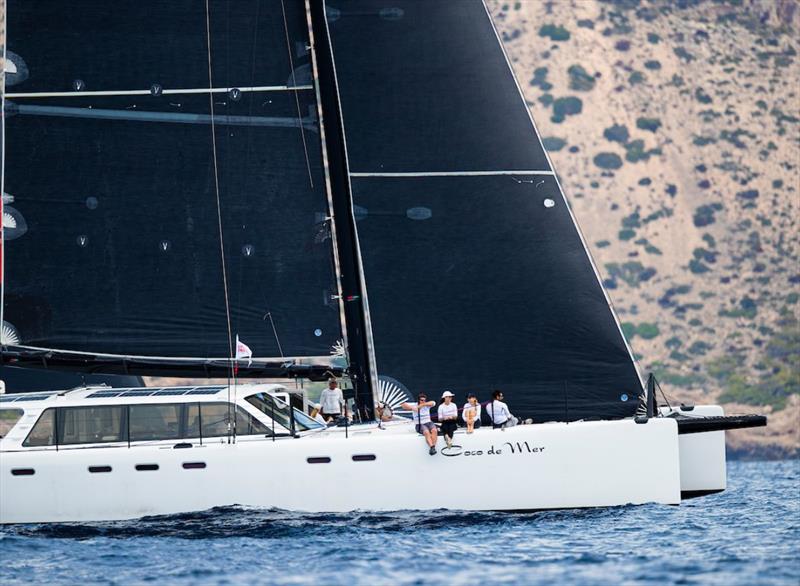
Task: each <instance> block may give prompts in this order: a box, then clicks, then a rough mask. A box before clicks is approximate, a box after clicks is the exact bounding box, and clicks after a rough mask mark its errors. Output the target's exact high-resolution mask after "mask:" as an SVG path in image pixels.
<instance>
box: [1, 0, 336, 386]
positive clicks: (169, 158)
mask: <svg viewBox="0 0 800 586" xmlns="http://www.w3.org/2000/svg"><path fill="white" fill-rule="evenodd" d="M283 8H285V13H284V11H283ZM7 14H8V27H7V28H8V50H9V51H11V52H13V54H14V55H15V56H16V57H15V59H17V61H19V62H20V67H18V70H21V69H22V65H23V64H24V70H25V71H26V72H27V78H26V79H23V80H21V81H20V80H19V76H17V77H16V78H14V80H12V81H13V82H14V85H7V87H6V102H5V107H6V120H5V125H6V126H5V131H6V153H5V157H4V159H5V160H4V165H5V186H4V191H5V193H7V194H9V196H10V197H6V200H7V203H6V205H7V208H13V209H14V210H15V212H16V213H18V214H19V215H20V216H21V217H22V218H23V219H24V222H25V225H26V232H25V233H24V234H22V235H20V236H19V237H17V238H14V240H13V241H10V240H9V237H8V236H9V235H8V231H7V234H6V242H5V264H6V266H5V290H4V299H3V319H4V322H6V323H5V324H4V326H5V325H7V329H8V331H9V332H11V336H10V337H9V338H8V339H5V340H4V342H5V343H12V344H13V343H16V344H19V345H22V346H33V347H40V348H47V349H55V350H70V351H80V352H87V353H103V354H111V355H137V356H153V357H167V358H169V357H174V358H179V359H181V360H183V361H184V362H183V363H184V364H185V365H187V374H191V373H190V372H188V371H191V360H189V361H188V362H187V361H186V360H185V359H194V358H199V359H204V358H225V357H227V356H229V346H228V332H227V323H226V321H227V318H226V311H225V289H224V287H223V275H222V264H221V258H220V236H219V226H218V219H217V201H216V187H215V183H216V181H215V174H214V163H215V160H214V158H215V155H214V149H213V145H212V140H211V138H212V131H211V115H212V111H211V106H210V104H209V94H208V88H209V71H208V68H209V65H208V58H209V55H208V49H209V37H208V34H207V29H206V12H205V2H196V1H179V2H166V3H163V2H162V3H152V4H147V5H146V6H145V5H143V4H142V3H141V2H139V1H134V0H123V1H121V2H115V3H114V4H113V6H112V5H108V3H106V2H100V1H95V0H87V1H85V2H82V3H81V5H80V7H76V6H74V5H71V4H70V3H65V2H61V1H58V0H44V1H41V2H23V1H13V0H11V1H9V2H8V11H7ZM284 16H285V20H284ZM209 18H210V23H211V27H210V46H211V58H212V71H213V73H212V81H213V84H212V85H213V86H214V88H215V90H216V91H215V93H214V122H215V129H216V132H215V139H216V165H217V169H218V181H219V202H220V209H221V216H222V232H223V242H224V247H225V261H226V267H227V284H228V295H229V301H230V309H231V327H232V333H233V334H234V335H236V334H238V335H239V336H240V338H241V339H242V341H244V342H246V343H247V344H248V345H249V346H250V347H251V348H252V350H253V352H254V355H255V357H256V358H260V357H277V358H280V357H282V356H287V357H316V356H328V355H329V354H330V349H331V346H332V345H334V344H335V343H336V342H337V341H338V340H339V339H340V338H341V337H342V331H341V326H340V316H339V309H338V301H336V300H335V298H334V296H335V294H336V281H335V275H334V273H333V270H332V266H333V261H332V252H331V244H330V235H329V232H328V228H327V225H326V223H325V218H326V216H327V215H328V211H327V198H326V193H325V188H324V178H323V170H322V162H321V155H320V142H319V141H320V133H319V124H318V120H317V116H316V103H315V97H314V96H315V94H314V91H313V87H312V86H311V85H310V84H311V79H310V73H309V72H310V57H309V53H308V48H307V47H308V31H307V23H306V18H305V10H304V6H303V3H302V2H296V1H289V2H285V3H281V2H280V0H260V1H256V0H250V1H248V0H241V1H232V0H231V1H225V0H214V1H212V2H211V3H210V13H209ZM7 82H8V77H7ZM291 88H298V89H296V91H295V90H294V89H291ZM92 92H101V93H100V94H97V93H92ZM32 94H33V95H32ZM12 198H13V200H12ZM273 325H274V329H273ZM156 370H157V367H156ZM242 370H243V371H244V370H245V367H244V365H242Z"/></svg>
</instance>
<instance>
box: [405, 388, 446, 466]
mask: <svg viewBox="0 0 800 586" xmlns="http://www.w3.org/2000/svg"><path fill="white" fill-rule="evenodd" d="M435 405H436V401H428V397H427V396H426V395H425V393H420V394H419V397H418V399H417V402H416V403H403V405H402V407H403V409H408V410H409V411H411V412H412V416H413V419H414V423H415V427H416V430H417V433H419V434H421V435H424V436H425V441H426V442H427V444H428V446H430V449H429V450H428V453H429V454H430V455H431V456H433V455H434V454H435V453H436V439H437V436H438V431H437V429H436V424H435V423H433V421H431V407H433V406H435Z"/></svg>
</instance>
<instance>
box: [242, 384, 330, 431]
mask: <svg viewBox="0 0 800 586" xmlns="http://www.w3.org/2000/svg"><path fill="white" fill-rule="evenodd" d="M247 402H248V403H250V404H251V405H253V406H254V407H256V408H257V409H258V410H259V411H261V412H262V413H264V414H266V415H269V417H270V418H273V419H275V421H276V422H277V423H279V424H281V425H282V426H283V427H285V428H286V429H291V428H292V420H291V412H290V409H294V408H293V407H291V406H290V405H287V404H286V403H284V402H283V401H281V400H280V399H276V398H275V397H273V396H272V395H269V394H267V393H257V394H255V395H250V396H249V397H247ZM294 425H295V429H296V430H297V431H306V430H309V429H321V428H323V427H325V426H324V425H322V424H321V423H318V422H317V421H315V420H314V419H312V418H311V417H309V416H308V415H306V414H305V413H303V412H302V411H300V410H298V409H294Z"/></svg>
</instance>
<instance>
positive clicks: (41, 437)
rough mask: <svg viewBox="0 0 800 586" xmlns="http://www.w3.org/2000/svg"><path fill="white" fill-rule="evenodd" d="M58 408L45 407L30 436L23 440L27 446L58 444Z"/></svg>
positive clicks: (23, 443)
mask: <svg viewBox="0 0 800 586" xmlns="http://www.w3.org/2000/svg"><path fill="white" fill-rule="evenodd" d="M55 432H56V410H55V409H53V408H50V409H45V410H44V412H43V413H42V414H41V415H40V416H39V419H38V421H37V422H36V425H34V426H33V429H31V431H30V433H28V437H26V438H25V441H24V442H22V445H23V446H25V447H26V448H29V447H41V446H54V445H55V444H56V433H55Z"/></svg>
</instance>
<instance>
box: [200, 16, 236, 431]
mask: <svg viewBox="0 0 800 586" xmlns="http://www.w3.org/2000/svg"><path fill="white" fill-rule="evenodd" d="M209 3H210V0H206V47H207V49H208V88H209V92H208V102H209V106H210V108H211V109H210V112H209V113H210V115H211V150H212V154H213V157H214V193H215V196H216V202H217V226H218V228H219V252H220V257H221V259H222V286H223V288H224V291H225V322H226V325H227V328H228V355H229V356H230V369H229V370H228V430H229V431H228V442H230V441H231V430H232V433H233V441H234V442H235V441H236V419H235V418H233V417H232V416H231V413H232V410H231V378H233V380H234V384H235V383H236V371H235V369H234V365H233V361H234V353H233V332H232V329H231V305H230V299H229V298H228V272H227V267H226V265H225V241H224V240H223V235H222V205H221V203H220V197H219V165H218V163H217V132H216V125H215V123H214V93H213V92H212V91H210V90H211V89H213V87H214V81H213V78H212V67H211V8H210V6H209Z"/></svg>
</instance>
